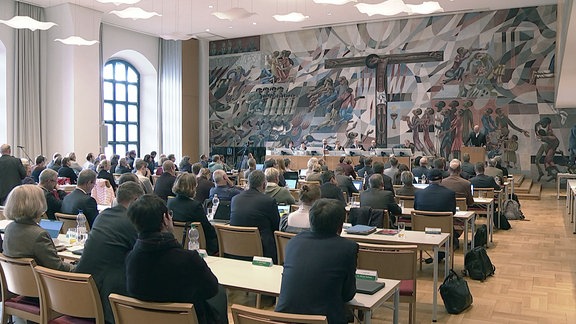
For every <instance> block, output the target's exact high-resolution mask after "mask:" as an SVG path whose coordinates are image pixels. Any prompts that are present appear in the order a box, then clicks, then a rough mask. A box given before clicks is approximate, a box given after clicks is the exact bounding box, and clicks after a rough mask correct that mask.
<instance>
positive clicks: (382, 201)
mask: <svg viewBox="0 0 576 324" xmlns="http://www.w3.org/2000/svg"><path fill="white" fill-rule="evenodd" d="M368 182H369V184H370V188H369V189H368V190H364V191H362V192H361V193H360V207H372V208H374V209H387V210H388V212H389V213H390V220H391V222H392V224H394V223H395V218H394V216H400V215H402V208H400V206H398V204H397V203H396V201H395V200H394V193H393V192H391V191H389V190H384V180H383V179H382V175H381V174H378V173H375V174H373V175H371V176H370V179H369V180H368Z"/></svg>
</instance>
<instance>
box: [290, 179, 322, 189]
mask: <svg viewBox="0 0 576 324" xmlns="http://www.w3.org/2000/svg"><path fill="white" fill-rule="evenodd" d="M303 185H309V186H312V185H315V186H318V187H320V181H305V180H300V181H298V183H297V184H296V189H302V186H303Z"/></svg>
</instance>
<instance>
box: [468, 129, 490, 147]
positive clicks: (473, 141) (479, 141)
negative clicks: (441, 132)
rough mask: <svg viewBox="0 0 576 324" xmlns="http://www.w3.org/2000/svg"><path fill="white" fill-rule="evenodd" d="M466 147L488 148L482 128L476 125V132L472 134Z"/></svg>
mask: <svg viewBox="0 0 576 324" xmlns="http://www.w3.org/2000/svg"><path fill="white" fill-rule="evenodd" d="M464 145H467V146H476V147H483V146H486V134H483V133H481V132H480V126H478V125H474V131H473V132H472V133H470V135H469V136H468V139H467V140H466V142H465V143H464Z"/></svg>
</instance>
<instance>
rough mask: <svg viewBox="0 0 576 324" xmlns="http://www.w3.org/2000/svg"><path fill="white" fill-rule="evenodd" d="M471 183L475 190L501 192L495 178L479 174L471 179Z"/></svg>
mask: <svg viewBox="0 0 576 324" xmlns="http://www.w3.org/2000/svg"><path fill="white" fill-rule="evenodd" d="M470 183H471V184H472V185H473V186H474V188H494V190H500V186H499V185H498V184H497V183H496V180H494V177H491V176H487V175H485V174H479V175H477V176H475V177H473V178H471V179H470Z"/></svg>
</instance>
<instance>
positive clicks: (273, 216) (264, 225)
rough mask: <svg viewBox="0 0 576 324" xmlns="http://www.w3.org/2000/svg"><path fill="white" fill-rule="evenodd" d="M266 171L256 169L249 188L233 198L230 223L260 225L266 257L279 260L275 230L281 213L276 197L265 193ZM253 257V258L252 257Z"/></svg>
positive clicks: (251, 176)
mask: <svg viewBox="0 0 576 324" xmlns="http://www.w3.org/2000/svg"><path fill="white" fill-rule="evenodd" d="M264 177H265V176H264V172H262V171H260V170H255V171H253V172H251V173H250V177H249V178H248V190H246V191H243V192H242V193H240V194H239V195H236V196H234V198H232V203H231V204H230V225H232V226H248V227H258V230H259V232H260V239H261V240H262V249H263V252H264V256H265V257H269V258H272V260H273V261H274V263H277V262H278V259H277V255H276V241H275V239H274V231H277V230H278V229H279V225H280V214H279V213H278V205H276V201H275V200H274V198H272V197H269V196H267V195H265V194H264V190H265V189H266V179H265V178H264ZM250 259H252V258H250Z"/></svg>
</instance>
